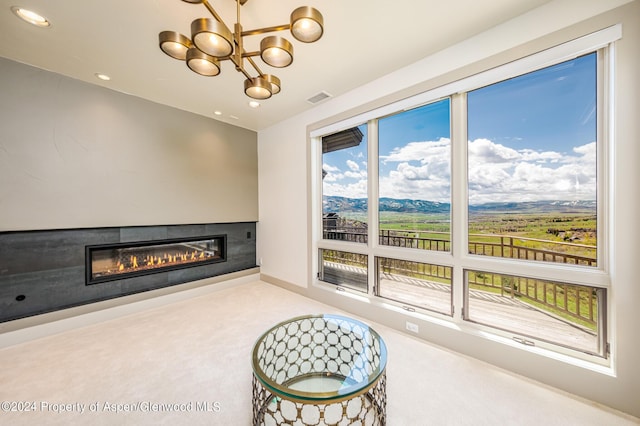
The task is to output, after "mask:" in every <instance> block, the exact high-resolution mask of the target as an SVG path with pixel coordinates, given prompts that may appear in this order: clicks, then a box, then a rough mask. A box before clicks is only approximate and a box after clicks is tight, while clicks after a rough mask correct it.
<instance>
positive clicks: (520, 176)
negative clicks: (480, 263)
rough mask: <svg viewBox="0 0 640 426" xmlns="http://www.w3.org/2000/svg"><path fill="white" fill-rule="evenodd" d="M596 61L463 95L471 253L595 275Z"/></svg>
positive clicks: (585, 59) (584, 60) (571, 64)
mask: <svg viewBox="0 0 640 426" xmlns="http://www.w3.org/2000/svg"><path fill="white" fill-rule="evenodd" d="M596 59H597V54H596V53H591V54H588V55H585V56H581V57H579V58H576V59H573V60H570V61H565V62H562V63H559V64H557V65H554V66H551V67H547V68H543V69H541V70H537V71H534V72H531V73H528V74H525V75H522V76H519V77H515V78H512V79H509V80H506V81H501V82H498V83H495V84H492V85H490V86H487V87H483V88H480V89H477V90H473V91H471V92H469V93H468V95H467V103H468V115H467V116H468V139H469V142H468V159H469V166H468V167H469V172H468V176H469V181H468V185H469V252H470V253H474V254H480V255H488V256H500V257H511V258H517V259H527V260H533V261H545V262H561V263H571V264H579V265H587V266H596V265H597V261H596V252H597V247H596V241H597V232H596V228H597V209H596V207H597V202H596V192H597V191H596V189H597V176H596V170H597V162H596V156H597V155H596V154H597V148H598V147H597V132H596V123H597V115H598V110H597V79H596Z"/></svg>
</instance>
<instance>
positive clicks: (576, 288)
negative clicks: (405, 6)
mask: <svg viewBox="0 0 640 426" xmlns="http://www.w3.org/2000/svg"><path fill="white" fill-rule="evenodd" d="M616 34H617V32H615V31H613V32H607V31H606V30H605V31H603V32H602V33H601V34H596V35H595V36H593V35H592V36H589V37H585V38H584V39H577V40H574V41H572V42H569V43H567V44H565V45H561V46H558V47H556V48H553V49H550V50H549V51H544V52H540V53H539V54H537V55H532V56H529V57H527V58H523V59H522V60H520V61H515V62H511V63H508V64H506V65H504V66H502V67H497V68H493V69H491V70H488V71H486V72H484V73H481V74H477V75H474V76H472V77H469V78H467V79H463V80H459V81H456V82H453V83H450V84H449V85H446V86H442V87H438V88H435V89H433V90H432V91H430V92H425V93H422V94H419V95H416V96H414V97H413V98H407V99H403V100H402V101H398V102H397V103H395V104H391V105H387V106H385V107H381V108H378V109H377V110H372V111H369V112H367V113H364V114H361V115H360V116H357V117H354V118H353V119H348V120H345V122H344V123H336V124H335V125H331V126H328V127H327V129H329V130H324V133H323V130H318V131H317V132H316V134H315V135H314V134H313V133H312V136H314V137H315V139H314V140H315V141H317V143H319V144H321V145H322V149H321V151H322V155H321V161H318V163H321V165H322V166H321V167H322V170H321V171H322V182H321V183H320V180H319V179H318V183H319V185H318V187H320V188H321V193H322V209H321V210H322V228H321V229H322V233H321V235H320V233H319V234H318V235H317V236H316V238H315V239H314V241H315V247H316V248H317V249H318V253H319V256H318V259H319V261H318V268H317V271H315V272H316V273H317V277H318V279H319V282H320V283H322V282H324V283H328V284H331V285H334V286H336V287H338V288H339V289H341V290H345V291H357V292H359V293H360V294H362V293H366V294H367V297H369V298H370V299H371V300H372V301H380V302H381V306H387V305H389V304H391V305H397V306H398V307H401V308H404V309H405V310H407V311H412V312H417V313H419V314H423V315H425V318H428V317H429V316H434V315H435V316H438V317H440V319H444V320H445V321H451V322H452V323H455V324H457V326H458V327H459V328H460V329H462V330H467V331H469V332H476V333H477V332H479V331H481V332H482V333H481V334H480V335H485V334H483V333H486V332H490V333H492V334H494V335H496V336H502V337H505V338H508V339H510V340H511V341H516V342H519V343H521V344H522V345H523V347H529V346H541V347H544V348H546V349H552V350H555V351H559V352H562V353H565V354H570V355H572V356H576V357H580V358H585V357H586V358H588V359H590V360H595V359H598V358H599V359H600V361H601V362H606V361H604V360H602V359H606V358H608V342H607V335H608V334H609V333H608V328H609V325H608V322H607V311H608V306H607V304H608V303H609V302H608V297H607V293H608V291H609V287H610V277H609V271H608V269H607V265H608V262H607V256H608V253H607V247H608V244H607V238H608V234H607V232H606V230H607V226H606V224H607V217H606V212H607V211H608V203H609V194H608V190H607V188H608V187H609V180H608V173H609V170H608V169H607V164H606V158H607V155H608V149H609V148H608V147H609V145H610V143H611V141H610V140H608V139H607V135H608V131H607V128H606V125H607V123H608V122H609V120H610V117H607V114H608V113H609V111H610V109H609V107H608V105H607V99H608V97H607V91H608V88H609V86H610V82H609V80H608V79H609V78H610V77H609V73H608V72H607V71H606V69H607V66H608V65H607V64H608V61H610V60H611V59H610V56H609V55H608V44H609V43H611V42H612V41H614V40H615V39H616V37H618V36H619V35H616ZM345 129H346V130H345ZM318 152H320V149H319V148H318ZM317 170H318V171H319V172H320V169H319V167H318V169H317ZM318 175H320V173H318ZM318 187H316V189H317V188H318ZM316 217H317V218H318V217H319V214H318V213H316ZM317 220H318V221H319V219H317ZM320 285H324V284H320Z"/></svg>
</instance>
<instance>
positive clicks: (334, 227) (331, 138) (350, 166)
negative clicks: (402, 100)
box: [322, 125, 369, 243]
mask: <svg viewBox="0 0 640 426" xmlns="http://www.w3.org/2000/svg"><path fill="white" fill-rule="evenodd" d="M368 204H369V203H368V199H367V126H366V125H362V126H358V127H353V128H351V129H347V130H344V131H341V132H338V133H334V134H332V135H327V136H324V137H323V138H322V230H323V238H326V239H330V240H343V241H351V242H358V243H366V242H367V206H368Z"/></svg>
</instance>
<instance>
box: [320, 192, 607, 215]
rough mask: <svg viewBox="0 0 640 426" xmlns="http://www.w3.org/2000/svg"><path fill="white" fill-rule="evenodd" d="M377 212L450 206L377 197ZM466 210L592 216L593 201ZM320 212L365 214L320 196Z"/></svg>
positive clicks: (353, 203) (359, 206)
mask: <svg viewBox="0 0 640 426" xmlns="http://www.w3.org/2000/svg"><path fill="white" fill-rule="evenodd" d="M379 204H380V211H383V212H401V213H449V212H450V210H451V205H450V204H449V203H438V202H434V201H425V200H410V199H396V198H380V203H379ZM469 210H470V211H471V212H475V213H506V212H508V213H514V212H519V211H521V212H527V213H536V212H538V213H550V212H562V213H595V211H596V201H595V200H579V201H566V200H556V201H553V200H543V201H523V202H505V203H485V204H477V205H471V206H469ZM322 211H323V212H324V213H339V212H363V213H364V212H366V211H367V199H366V198H347V197H335V196H324V197H323V209H322Z"/></svg>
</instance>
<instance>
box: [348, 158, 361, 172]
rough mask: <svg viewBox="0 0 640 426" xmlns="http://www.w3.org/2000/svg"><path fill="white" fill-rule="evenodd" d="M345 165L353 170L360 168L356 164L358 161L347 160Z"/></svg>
mask: <svg viewBox="0 0 640 426" xmlns="http://www.w3.org/2000/svg"><path fill="white" fill-rule="evenodd" d="M347 167H349V169H350V170H351V171H354V172H357V171H358V170H360V166H358V163H356V162H355V161H353V160H347Z"/></svg>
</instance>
